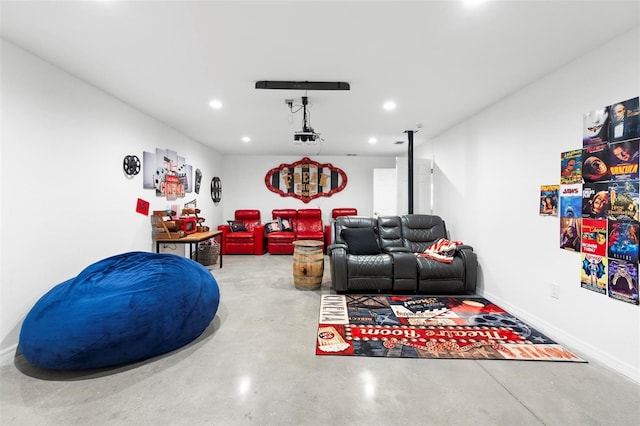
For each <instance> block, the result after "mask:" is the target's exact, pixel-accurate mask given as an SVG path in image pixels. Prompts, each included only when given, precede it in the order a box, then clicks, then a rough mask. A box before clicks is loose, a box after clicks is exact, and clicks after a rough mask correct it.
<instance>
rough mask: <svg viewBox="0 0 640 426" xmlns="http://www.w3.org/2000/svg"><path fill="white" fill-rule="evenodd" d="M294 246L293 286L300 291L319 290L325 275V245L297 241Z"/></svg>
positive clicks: (310, 241) (314, 241) (311, 241)
mask: <svg viewBox="0 0 640 426" xmlns="http://www.w3.org/2000/svg"><path fill="white" fill-rule="evenodd" d="M293 246H294V248H293V284H294V285H295V287H296V288H297V289H299V290H317V289H319V288H320V284H321V283H322V275H323V274H324V254H323V253H322V247H323V246H324V243H323V242H322V241H316V240H297V241H294V242H293Z"/></svg>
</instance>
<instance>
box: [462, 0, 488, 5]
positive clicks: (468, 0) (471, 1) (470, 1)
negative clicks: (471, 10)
mask: <svg viewBox="0 0 640 426" xmlns="http://www.w3.org/2000/svg"><path fill="white" fill-rule="evenodd" d="M484 2H485V0H464V1H463V3H464V4H466V5H467V6H476V5H479V4H482V3H484Z"/></svg>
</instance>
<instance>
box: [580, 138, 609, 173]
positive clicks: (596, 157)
mask: <svg viewBox="0 0 640 426" xmlns="http://www.w3.org/2000/svg"><path fill="white" fill-rule="evenodd" d="M609 161H610V158H609V145H608V144H607V143H600V144H595V145H589V146H586V147H584V148H583V149H582V179H584V181H585V182H602V181H607V180H609V179H611V173H610V171H609Z"/></svg>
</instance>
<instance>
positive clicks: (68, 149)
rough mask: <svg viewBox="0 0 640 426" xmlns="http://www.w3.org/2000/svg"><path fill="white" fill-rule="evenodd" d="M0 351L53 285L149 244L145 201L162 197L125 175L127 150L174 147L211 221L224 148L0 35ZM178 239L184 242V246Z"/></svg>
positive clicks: (217, 211)
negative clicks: (199, 182) (195, 174)
mask: <svg viewBox="0 0 640 426" xmlns="http://www.w3.org/2000/svg"><path fill="white" fill-rule="evenodd" d="M1 51H2V76H1V77H2V133H1V136H2V145H1V162H2V171H1V176H2V177H1V179H2V181H1V191H2V192H1V197H2V225H1V240H2V243H1V251H0V256H1V260H2V261H1V263H0V265H1V266H0V267H1V271H0V276H1V279H2V280H1V283H0V292H1V293H0V298H1V305H0V306H1V314H0V324H1V328H0V351H7V350H8V349H10V348H11V347H13V345H15V344H16V343H17V338H18V334H19V330H20V326H21V323H22V319H23V318H24V316H25V315H26V314H27V312H28V311H29V309H31V306H33V304H34V303H35V301H36V300H37V299H38V298H39V297H40V296H42V295H43V294H44V293H45V292H47V291H48V290H49V289H50V288H51V287H52V286H53V285H55V284H58V283H60V282H61V281H63V280H66V279H68V278H72V277H73V276H75V275H77V274H78V273H79V272H80V271H81V270H82V269H83V268H85V267H86V266H88V265H89V264H91V263H93V262H95V261H97V260H100V259H102V258H104V257H107V256H111V255H114V254H117V253H122V252H127V251H133V250H143V251H151V250H153V245H152V240H151V223H150V219H149V218H148V217H146V216H144V215H141V214H139V213H136V212H135V207H136V201H137V199H138V198H142V199H144V200H147V201H150V202H151V210H159V209H164V208H165V207H166V206H167V204H168V203H167V202H166V199H163V198H160V197H156V195H155V191H154V190H149V189H143V188H142V174H139V175H137V176H136V177H134V178H133V179H128V178H127V177H126V176H125V174H124V173H123V170H122V161H123V158H124V156H125V155H137V156H138V157H139V158H140V159H142V153H143V151H150V152H155V149H156V148H162V149H171V150H174V151H177V153H178V155H180V156H183V157H185V160H186V162H187V163H188V164H192V165H193V168H194V170H195V169H196V168H200V169H201V170H202V172H203V190H201V191H200V195H199V196H196V194H195V193H191V194H187V195H186V197H185V198H183V199H178V200H177V201H176V202H178V203H184V201H188V200H191V199H193V198H197V199H198V207H200V208H201V209H202V216H204V217H205V218H206V219H207V222H206V223H205V224H209V225H210V226H211V225H213V224H218V223H220V221H221V220H222V207H221V206H214V204H213V201H212V200H211V198H210V196H209V190H208V187H209V182H210V180H211V178H212V177H213V176H215V175H219V174H221V172H222V167H221V163H222V161H221V158H220V156H219V155H218V154H217V153H216V152H214V151H213V150H211V149H210V148H207V147H205V146H203V145H201V144H198V143H196V142H194V141H193V140H190V139H188V138H187V137H185V136H183V135H181V134H180V133H178V132H176V131H175V130H173V129H171V128H169V127H167V126H166V125H164V124H162V123H160V122H158V121H157V120H154V119H152V118H150V117H149V116H147V115H144V114H142V113H141V112H139V111H137V110H135V109H133V108H131V107H130V106H128V105H126V104H124V103H122V102H120V101H119V100H117V99H115V98H113V97H111V96H109V95H107V94H105V93H104V92H102V91H100V90H97V89H96V88H95V87H92V86H90V85H88V84H86V83H85V82H83V81H81V80H79V79H77V78H75V77H73V76H71V75H69V74H67V73H66V72H64V71H62V70H60V69H58V68H56V67H53V66H51V65H49V64H47V63H45V62H43V61H41V60H40V59H38V58H36V57H34V56H33V55H31V54H29V53H27V52H25V51H24V50H22V49H20V48H18V47H16V46H15V45H13V44H10V43H7V42H5V41H3V42H2V50H1ZM181 248H182V247H181Z"/></svg>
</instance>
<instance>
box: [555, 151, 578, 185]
mask: <svg viewBox="0 0 640 426" xmlns="http://www.w3.org/2000/svg"><path fill="white" fill-rule="evenodd" d="M580 182H582V150H581V149H574V150H573V151H567V152H563V153H561V154H560V183H561V184H571V183H580Z"/></svg>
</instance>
